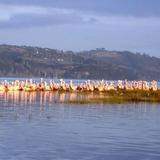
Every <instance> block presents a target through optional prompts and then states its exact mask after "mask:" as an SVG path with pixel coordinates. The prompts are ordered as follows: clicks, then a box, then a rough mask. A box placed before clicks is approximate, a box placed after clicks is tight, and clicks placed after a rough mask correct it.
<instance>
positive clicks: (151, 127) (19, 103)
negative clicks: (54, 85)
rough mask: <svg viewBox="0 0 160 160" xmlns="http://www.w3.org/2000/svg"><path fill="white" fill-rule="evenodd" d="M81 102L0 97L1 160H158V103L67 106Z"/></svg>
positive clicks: (56, 96) (53, 96)
mask: <svg viewBox="0 0 160 160" xmlns="http://www.w3.org/2000/svg"><path fill="white" fill-rule="evenodd" d="M83 98H87V96H86V95H80V94H70V93H68V94H67V93H55V92H52V93H50V92H45V93H44V92H39V93H32V92H31V93H25V92H16V93H15V92H11V93H0V159H2V160H28V159H30V160H53V159H57V160H75V159H76V160H79V159H84V160H94V159H95V160H106V159H109V160H159V159H160V105H159V104H154V103H153V104H152V103H125V104H103V103H97V104H96V103H92V104H89V103H87V104H71V103H66V99H83Z"/></svg>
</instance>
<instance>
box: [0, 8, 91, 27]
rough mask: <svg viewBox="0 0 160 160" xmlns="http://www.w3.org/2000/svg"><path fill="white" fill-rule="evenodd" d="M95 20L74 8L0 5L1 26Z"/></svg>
mask: <svg viewBox="0 0 160 160" xmlns="http://www.w3.org/2000/svg"><path fill="white" fill-rule="evenodd" d="M91 22H93V17H88V18H87V17H85V16H84V15H83V14H81V13H79V12H78V11H75V10H72V9H65V8H54V7H40V6H23V5H0V27H1V28H16V27H17V28H21V27H34V26H38V27H41V26H49V25H63V24H84V23H91Z"/></svg>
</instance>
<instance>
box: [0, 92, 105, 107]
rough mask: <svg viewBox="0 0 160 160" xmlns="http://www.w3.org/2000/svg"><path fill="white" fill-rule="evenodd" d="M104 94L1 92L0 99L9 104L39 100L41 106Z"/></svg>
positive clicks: (27, 103) (101, 96) (82, 99)
mask: <svg viewBox="0 0 160 160" xmlns="http://www.w3.org/2000/svg"><path fill="white" fill-rule="evenodd" d="M104 97H105V95H104V94H94V93H76V92H73V93H72V92H23V91H14V92H0V100H1V101H4V103H5V104H6V105H7V104H8V103H9V104H13V105H16V104H17V103H18V104H24V105H29V104H30V105H31V104H34V103H35V102H39V104H40V106H41V105H45V104H46V103H57V102H67V101H85V100H89V99H94V98H104Z"/></svg>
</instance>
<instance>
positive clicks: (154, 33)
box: [0, 0, 160, 57]
mask: <svg viewBox="0 0 160 160" xmlns="http://www.w3.org/2000/svg"><path fill="white" fill-rule="evenodd" d="M159 8H160V0H0V44H15V45H29V46H39V47H49V48H54V49H62V50H73V51H82V50H90V49H95V48H106V49H107V50H120V51H123V50H129V51H133V52H141V53H147V54H150V55H151V56H157V57H160V44H159V43H160V9H159Z"/></svg>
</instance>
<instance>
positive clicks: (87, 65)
mask: <svg viewBox="0 0 160 160" xmlns="http://www.w3.org/2000/svg"><path fill="white" fill-rule="evenodd" d="M0 76H3V77H4V76H5V77H6V76H7V77H51V78H53V77H57V78H75V79H77V78H79V79H80V78H81V79H108V80H110V79H114V80H116V79H129V80H133V79H135V80H137V79H146V80H152V79H155V80H159V79H160V59H159V58H156V57H150V56H147V55H141V54H139V53H137V54H134V53H131V52H128V51H123V52H118V51H107V50H104V49H97V50H91V51H83V52H78V53H74V52H72V51H68V52H63V51H59V50H54V49H49V48H39V47H29V46H11V45H0Z"/></svg>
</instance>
